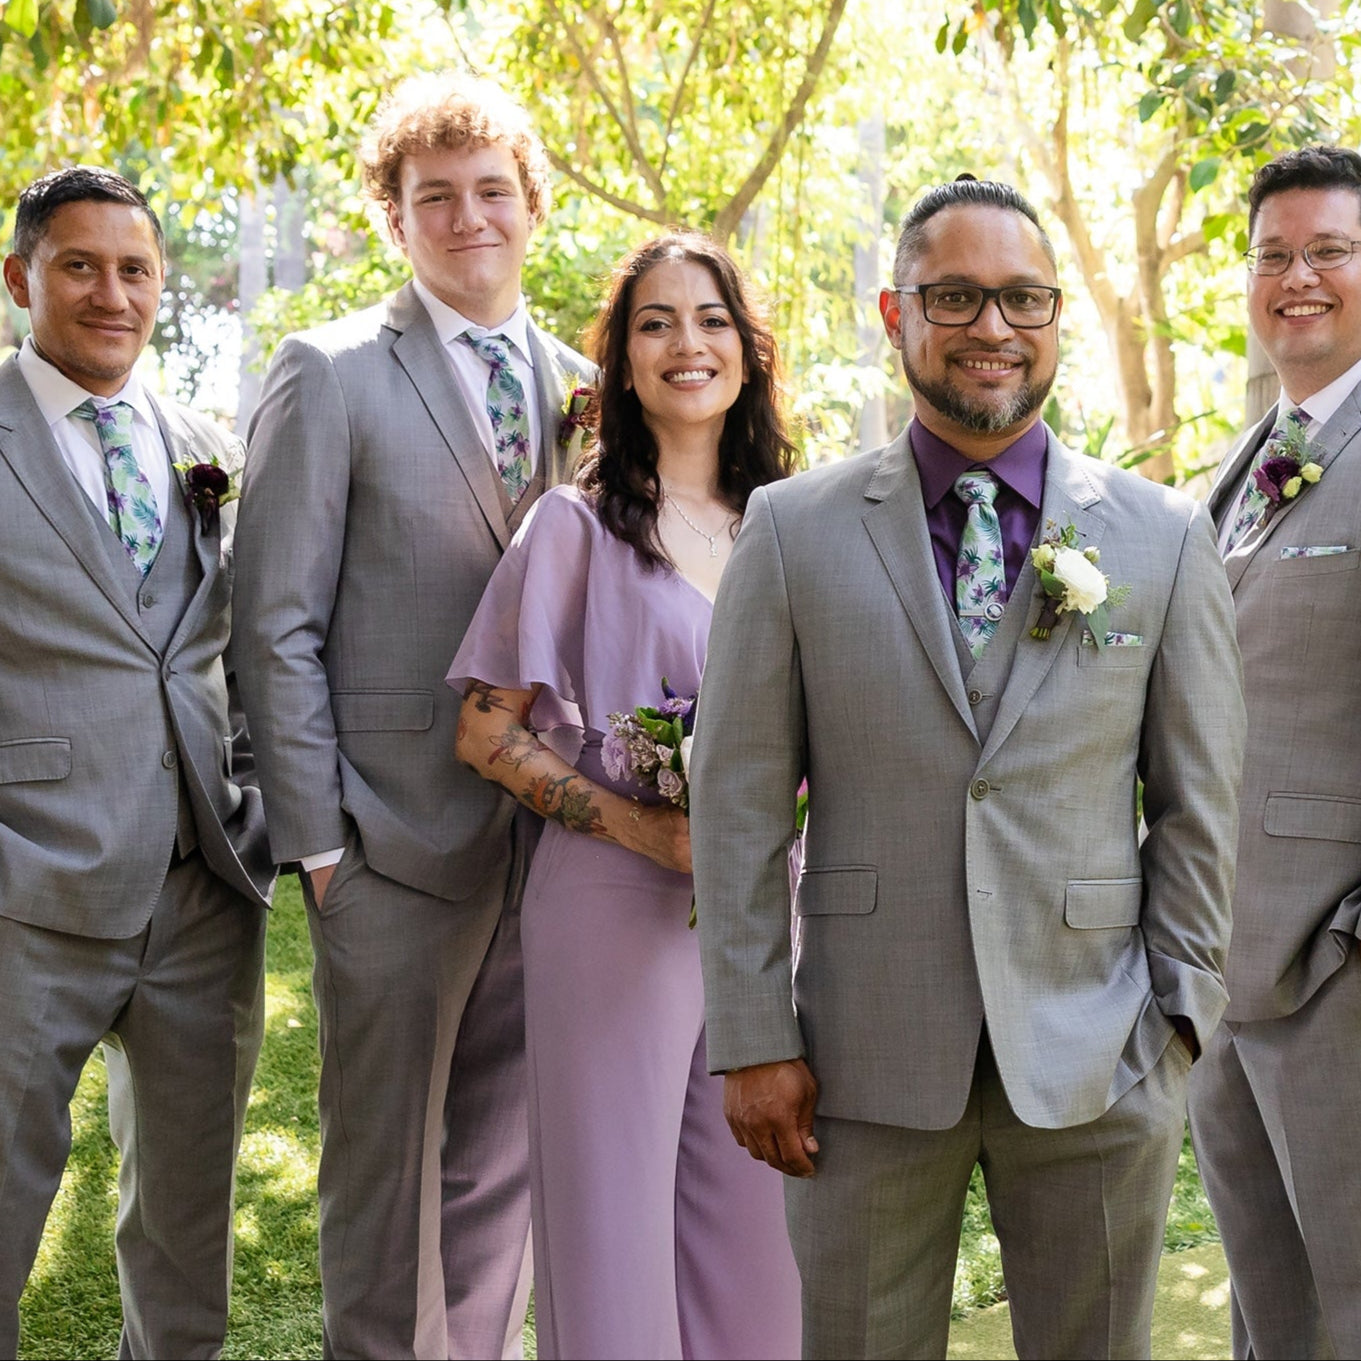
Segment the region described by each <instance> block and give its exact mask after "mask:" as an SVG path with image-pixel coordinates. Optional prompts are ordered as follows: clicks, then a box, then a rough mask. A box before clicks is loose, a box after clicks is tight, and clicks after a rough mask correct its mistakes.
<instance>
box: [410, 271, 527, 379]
mask: <svg viewBox="0 0 1361 1361" xmlns="http://www.w3.org/2000/svg"><path fill="white" fill-rule="evenodd" d="M411 286H412V287H413V288H414V289H415V290H416V296H417V297H418V298H419V299H420V300H421V302H422V304H423V305H424V307H425V310H426V311H427V312H429V313H430V320H431V321H432V322H433V323H434V325H435V334H436V335H437V336H438V337H439V342H440V344H441V345H452V344H453V342H454V341H456V340H457V339H458V338H459V337H460V336H461V335H463V334H464V333H465V332H466V331H472V332H474V333H475V334H476V335H491V336H505V338H506V339H507V340H509V341H510V343H511V344H512V345H514V346H515V348H516V349H517V350H519V352H520V354H521V355H523V356H524V358H525V359H526V360H531V356H530V353H529V312H528V309H527V308H526V307H525V300H524V298H523V297H521V298H520V300H519V302H517V303H516V304H515V310H514V311H513V312H512V313H511V314H510V316H508V317H507V318H506V319H505V321H502V322H498V323H497V324H496V325H495V326H479V325H478V324H477V323H476V322H475V321H469V320H468V318H467V317H465V316H464V315H463V313H462V312H460V311H459V310H458V309H457V308H454V307H450V306H449V304H448V303H447V302H444V301H442V300H441V299H440V298H437V297H436V296H435V295H434V294H433V293H432V292H431V291H430V290H429V289H428V288H427V287H426V286H425V285H424V284H423V283H422V282H421V281H420V280H419V279H414V278H413V279H412V280H411Z"/></svg>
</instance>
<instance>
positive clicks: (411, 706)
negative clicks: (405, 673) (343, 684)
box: [331, 690, 435, 732]
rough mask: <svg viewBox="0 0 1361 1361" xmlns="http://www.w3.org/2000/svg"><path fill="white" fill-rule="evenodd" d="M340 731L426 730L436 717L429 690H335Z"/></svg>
mask: <svg viewBox="0 0 1361 1361" xmlns="http://www.w3.org/2000/svg"><path fill="white" fill-rule="evenodd" d="M331 712H332V713H333V714H334V715H335V721H336V731H337V732H425V731H426V730H427V729H429V727H430V726H431V724H433V723H434V721H435V697H434V695H432V694H431V693H430V691H429V690H334V691H332V692H331Z"/></svg>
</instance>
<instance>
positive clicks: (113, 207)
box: [5, 199, 165, 397]
mask: <svg viewBox="0 0 1361 1361" xmlns="http://www.w3.org/2000/svg"><path fill="white" fill-rule="evenodd" d="M164 281H165V264H164V262H163V261H162V259H161V252H160V248H159V246H158V245H157V241H156V233H155V231H154V230H153V228H152V225H151V221H150V219H149V218H148V217H147V215H146V213H144V212H143V211H142V210H141V209H140V208H136V207H133V206H132V205H131V204H126V203H105V202H102V201H99V200H93V199H91V200H81V201H78V202H74V203H65V204H63V205H62V206H61V207H60V208H58V209H57V210H56V212H54V213H53V214H52V217H51V219H50V220H49V221H48V223H47V227H46V230H45V231H44V232H43V235H42V236H41V237H40V238H39V240H38V242H37V245H36V246H35V247H34V249H33V252H32V258H31V259H29V260H27V261H25V260H23V259H21V258H20V257H19V256H18V255H10V256H8V257H7V258H6V260H5V284H6V286H7V287H8V289H9V291H10V295H11V297H13V299H14V301H15V303H16V304H18V306H20V307H24V308H27V309H28V318H29V323H30V324H31V326H32V328H33V343H34V345H35V346H36V347H37V349H38V352H39V353H40V354H41V355H42V356H43V358H44V359H46V360H47V361H48V362H49V363H50V364H52V365H54V366H55V367H56V368H58V369H60V370H61V372H62V373H64V374H65V375H66V376H67V377H68V378H69V379H71V381H72V382H74V383H78V384H79V385H80V386H81V387H83V388H84V389H85V390H86V391H87V392H93V393H95V394H96V395H97V396H100V397H112V396H113V395H114V394H115V393H117V392H119V391H120V390H121V389H122V387H123V384H124V383H126V382H127V378H128V374H129V373H131V372H132V367H133V365H134V364H136V362H137V356H138V355H140V354H141V353H142V350H143V348H144V347H145V345H146V343H147V341H148V340H150V339H151V330H152V327H153V326H154V325H155V322H156V311H157V308H158V307H159V306H160V301H161V286H162V284H163V283H164Z"/></svg>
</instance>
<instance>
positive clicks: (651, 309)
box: [624, 260, 746, 443]
mask: <svg viewBox="0 0 1361 1361" xmlns="http://www.w3.org/2000/svg"><path fill="white" fill-rule="evenodd" d="M745 381H746V368H745V364H744V362H743V356H742V337H741V335H740V334H739V333H738V330H737V326H736V325H735V323H734V321H733V317H732V313H731V312H730V311H729V310H728V305H727V303H725V302H724V301H723V291H722V289H721V288H720V287H719V284H718V280H717V278H716V277H715V276H714V274H713V272H712V271H711V270H709V269H708V268H706V267H705V266H704V265H701V264H697V263H696V262H695V261H693V260H667V261H664V262H662V263H661V264H658V265H654V266H653V267H652V268H651V269H650V270H648V272H647V273H646V274H644V275H643V276H642V278H640V279H639V280H638V281H637V283H636V284H635V285H634V289H633V300H632V308H631V311H630V314H629V333H628V350H627V365H626V370H625V374H624V386H625V387H626V388H631V389H632V390H633V391H634V392H635V393H637V395H638V401H639V404H640V405H641V406H642V408H643V420H644V421H645V422H646V423H647V426H648V429H650V430H651V431H652V433H653V434H654V435H655V436H656V437H657V440H658V442H659V443H661V442H662V440H663V436H664V434H665V433H666V431H667V430H668V429H673V428H674V429H677V430H679V429H680V428H682V427H683V428H685V429H687V431H690V432H693V430H694V428H695V427H696V426H699V425H705V424H708V425H711V426H713V438H714V441H715V443H717V440H718V437H719V435H720V434H721V433H722V431H723V420H724V417H725V416H726V415H727V413H728V410H729V408H730V407H731V406H732V404H733V403H734V402H735V401H736V400H737V397H738V394H739V393H740V392H741V391H742V384H743V383H744V382H745Z"/></svg>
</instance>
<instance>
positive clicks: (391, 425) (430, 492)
mask: <svg viewBox="0 0 1361 1361" xmlns="http://www.w3.org/2000/svg"><path fill="white" fill-rule="evenodd" d="M530 345H531V348H532V350H533V360H534V378H535V383H536V386H537V389H538V391H537V400H538V402H539V414H540V419H541V430H542V434H543V441H544V447H543V450H542V456H541V467H542V468H543V469H544V471H545V472H546V475H547V481H548V482H549V483H550V484H551V483H555V482H558V481H561V480H562V479H563V478H564V477H565V476H567V475H568V472H569V469H568V468H567V466H566V461H567V454H566V448H565V445H563V443H562V442H561V441H560V440H559V439H558V432H559V429H560V426H561V422H562V415H563V407H564V402H565V400H566V397H567V395H568V393H570V391H571V389H572V388H573V387H574V386H575V385H576V384H577V383H578V382H580V381H581V375H584V374H588V373H589V372H591V366H590V365H589V364H588V363H587V361H586V360H584V359H583V358H582V357H581V356H580V355H578V354H576V353H575V352H574V351H572V350H570V349H568V347H567V346H565V345H562V344H561V343H559V342H558V341H556V340H554V339H553V338H552V337H551V336H548V335H546V334H544V333H543V332H542V331H540V330H538V329H537V328H535V327H532V326H531V328H530ZM529 499H530V497H529V495H528V494H527V495H526V497H525V498H522V500H521V502H520V503H519V505H518V506H517V507H516V508H515V513H514V514H509V513H508V510H509V507H508V503H507V502H506V500H505V497H504V493H503V492H502V490H501V487H500V483H499V480H498V478H497V476H496V472H495V469H494V468H493V467H492V464H491V460H490V459H489V458H488V456H487V453H486V451H485V450H484V448H483V446H482V441H481V439H480V438H479V436H478V433H477V429H476V427H475V426H474V425H473V422H472V419H471V417H470V415H469V413H468V411H467V409H466V407H465V405H464V403H463V400H462V398H461V396H460V394H459V391H458V388H457V385H456V383H455V380H454V377H453V374H452V372H451V370H450V367H449V361H448V358H447V356H446V355H445V354H444V353H443V352H442V350H441V347H440V344H439V339H438V337H437V336H436V333H435V328H434V325H433V324H432V322H431V320H430V317H429V314H428V313H427V312H426V310H425V308H424V306H422V304H421V302H420V300H419V299H418V298H417V296H416V294H415V292H414V290H413V289H412V288H411V286H410V285H409V284H408V285H407V286H406V287H404V288H402V289H401V290H400V291H399V292H398V293H396V294H395V295H394V296H393V297H392V298H390V299H389V300H388V301H387V302H385V303H383V304H381V305H380V306H377V307H373V308H370V309H368V310H367V311H364V312H359V313H357V314H355V315H353V316H349V317H344V318H341V319H340V320H338V321H335V322H332V323H330V324H328V325H326V326H323V327H320V328H319V329H317V330H315V331H309V332H307V333H305V334H301V335H294V336H290V337H289V338H288V339H286V340H285V341H284V342H283V343H282V344H281V345H280V346H279V349H278V351H277V352H276V354H275V356H274V358H273V361H272V363H271V364H270V369H269V375H268V377H267V379H266V382H265V389H264V393H263V396H262V398H261V401H260V406H259V409H258V410H257V411H256V413H255V418H254V420H253V422H252V425H251V431H250V452H249V455H248V457H247V461H246V476H245V481H244V486H243V492H242V513H241V520H240V524H239V527H238V531H237V540H238V543H239V545H240V546H241V559H242V569H241V572H240V576H239V579H238V582H237V600H238V604H237V611H236V621H237V622H236V639H237V644H236V652H237V657H238V665H239V667H240V671H241V686H242V694H243V696H244V698H245V702H246V712H247V714H249V715H250V720H251V726H252V731H253V732H254V734H255V738H256V743H255V745H256V751H257V758H258V760H259V764H260V784H261V787H262V789H263V790H264V796H265V807H266V809H267V811H268V814H269V835H270V844H271V846H272V848H273V853H274V858H275V860H276V861H277V862H279V863H281V864H283V863H288V862H291V861H296V860H297V859H299V858H300V857H302V856H304V855H311V854H315V853H317V852H319V851H325V850H328V849H330V848H332V847H336V846H342V845H344V844H345V842H346V839H347V836H348V834H349V831H350V829H351V827H355V828H357V830H358V833H359V836H360V838H361V840H362V842H363V846H364V853H365V856H366V857H367V860H368V863H369V864H370V865H371V866H372V867H373V868H374V869H375V870H377V871H378V872H379V873H380V874H384V875H386V876H387V877H389V878H391V879H394V880H397V881H398V882H400V883H403V884H408V885H410V886H412V887H414V888H418V889H421V890H422V891H424V892H426V893H430V894H434V895H436V896H439V897H444V898H448V899H451V900H457V899H460V898H463V897H466V896H468V895H470V894H472V893H473V892H475V891H476V890H477V889H478V887H479V886H480V885H481V884H482V883H483V881H484V880H485V879H486V877H487V876H488V875H489V874H491V873H493V872H497V871H499V870H501V869H504V866H505V863H506V855H507V854H508V847H509V836H510V825H511V819H512V816H513V814H514V811H515V803H514V800H512V799H511V798H510V797H509V796H508V795H506V794H504V793H503V792H502V791H501V790H500V789H498V788H497V787H496V786H495V785H492V784H489V783H487V782H486V781H485V780H482V779H479V778H478V776H477V775H475V774H474V773H473V772H472V771H470V770H468V769H466V768H465V767H463V766H462V765H460V764H459V763H458V762H457V761H456V760H455V759H454V755H453V752H454V737H455V732H456V728H457V723H458V710H459V704H460V697H459V696H458V695H456V694H454V692H453V691H451V690H450V689H449V687H448V686H446V685H445V683H444V676H445V673H446V672H447V671H448V669H449V662H450V660H451V659H452V658H453V655H454V653H455V652H456V651H457V650H458V645H459V642H460V640H461V639H462V637H463V632H464V630H465V629H466V628H467V626H468V624H469V622H470V621H471V619H472V616H473V611H474V610H475V609H476V607H477V603H478V601H479V599H480V598H481V595H482V590H483V587H484V586H485V585H486V584H487V579H488V577H490V575H491V572H492V569H493V568H494V567H495V566H496V563H497V561H498V560H499V558H500V556H501V553H502V551H503V550H504V548H505V547H506V545H507V544H508V543H509V541H510V536H511V534H512V532H513V529H514V526H515V524H517V523H518V522H519V520H520V518H522V516H523V515H524V513H525V511H526V510H527V509H528V502H529Z"/></svg>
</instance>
